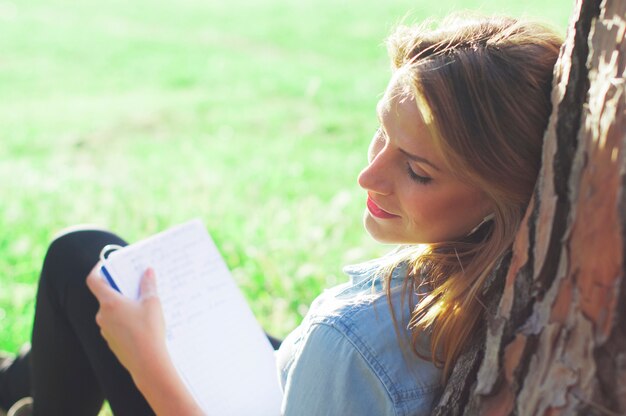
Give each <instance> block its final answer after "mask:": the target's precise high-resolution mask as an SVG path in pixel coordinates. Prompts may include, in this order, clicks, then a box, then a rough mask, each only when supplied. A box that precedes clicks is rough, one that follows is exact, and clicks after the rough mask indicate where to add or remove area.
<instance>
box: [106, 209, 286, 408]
mask: <svg viewBox="0 0 626 416" xmlns="http://www.w3.org/2000/svg"><path fill="white" fill-rule="evenodd" d="M110 249H111V247H110V246H108V247H107V248H105V250H103V256H101V257H103V267H102V268H101V274H102V275H103V277H104V278H106V279H107V281H108V282H109V283H110V284H111V286H113V287H114V288H115V289H117V290H118V291H119V292H121V293H122V294H124V295H125V296H128V297H131V298H134V299H136V298H138V295H139V281H140V279H141V276H142V275H143V273H144V272H145V270H146V268H147V267H152V268H153V269H154V271H155V273H156V277H157V286H158V293H159V298H160V300H161V303H162V306H163V315H164V318H165V326H166V337H167V340H166V342H167V348H168V350H169V353H170V356H171V358H172V361H173V362H174V365H175V367H176V369H177V370H178V372H179V374H180V376H181V378H182V379H183V381H184V382H185V384H186V385H187V387H188V389H189V391H190V392H191V393H192V395H193V396H194V398H195V399H196V401H197V402H198V404H199V405H200V407H201V408H202V409H203V410H204V411H205V412H206V413H207V414H210V415H232V416H237V415H246V416H247V415H259V416H277V415H279V414H280V404H281V400H282V393H281V389H280V386H279V382H278V375H277V371H276V363H275V359H274V351H273V349H272V347H271V345H270V343H269V341H268V339H267V337H266V336H265V333H264V332H263V330H262V329H261V327H260V325H259V324H258V322H257V321H256V319H255V317H254V315H253V314H252V311H251V310H250V307H249V306H248V304H247V303H246V300H245V299H244V297H243V295H242V293H241V291H240V290H239V288H238V287H237V285H236V284H235V282H234V280H233V278H232V276H231V274H230V271H229V270H228V267H227V266H226V264H225V262H224V260H223V259H222V256H221V255H220V253H219V251H218V250H217V247H216V246H215V244H214V243H213V240H212V239H211V237H210V236H209V234H208V232H207V231H206V228H205V227H204V225H203V223H202V221H200V220H193V221H190V222H187V223H185V224H182V225H178V226H176V227H173V228H171V229H169V230H166V231H164V232H161V233H159V234H156V235H154V236H152V237H149V238H147V239H145V240H143V241H140V242H138V243H135V244H131V245H129V246H126V247H123V248H122V247H114V250H113V251H111V250H110ZM104 251H110V254H109V255H108V256H107V257H106V258H104V257H105V254H106V253H104Z"/></svg>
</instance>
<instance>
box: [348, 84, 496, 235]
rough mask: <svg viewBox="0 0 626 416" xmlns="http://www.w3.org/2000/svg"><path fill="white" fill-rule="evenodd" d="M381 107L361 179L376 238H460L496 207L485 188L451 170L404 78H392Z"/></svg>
mask: <svg viewBox="0 0 626 416" xmlns="http://www.w3.org/2000/svg"><path fill="white" fill-rule="evenodd" d="M377 112H378V116H379V119H380V128H379V129H378V131H377V132H376V134H375V135H374V137H373V139H372V142H371V144H370V147H369V154H368V160H369V164H368V166H367V167H365V169H363V171H362V172H361V174H360V175H359V179H358V182H359V185H360V186H361V187H362V188H363V189H365V190H366V191H367V195H368V198H367V208H366V210H365V216H364V223H365V228H366V229H367V231H368V233H369V234H370V235H371V236H372V237H373V238H375V239H376V240H377V241H380V242H383V243H394V244H420V243H438V242H444V241H451V240H458V239H459V238H461V237H463V236H465V235H466V234H468V233H469V232H470V231H471V230H472V229H473V228H474V227H475V226H476V225H478V224H479V223H480V222H481V221H482V219H483V217H485V216H487V215H489V214H490V213H491V212H492V207H491V203H490V201H489V200H488V199H487V197H486V195H485V194H484V193H483V192H482V191H481V190H480V189H478V188H476V187H472V186H469V185H467V184H465V183H463V182H461V181H459V180H458V179H456V178H455V177H454V175H452V174H451V172H449V171H446V168H445V166H444V163H443V160H442V158H441V157H440V155H438V154H437V152H436V150H435V146H434V144H433V139H432V137H431V135H430V134H429V131H428V128H427V127H426V124H425V123H424V120H423V118H422V116H421V113H420V111H419V110H418V108H417V105H416V102H415V98H414V97H413V94H412V93H408V92H406V89H405V88H403V84H402V80H401V77H400V78H394V79H392V80H391V82H390V84H389V86H388V87H387V90H386V92H385V95H384V97H383V99H382V100H381V101H380V102H379V104H378V106H377Z"/></svg>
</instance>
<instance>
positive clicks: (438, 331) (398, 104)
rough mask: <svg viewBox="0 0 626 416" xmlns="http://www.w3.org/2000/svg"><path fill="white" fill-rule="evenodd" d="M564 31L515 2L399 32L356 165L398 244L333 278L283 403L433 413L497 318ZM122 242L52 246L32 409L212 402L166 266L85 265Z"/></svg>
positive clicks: (381, 230) (80, 236) (289, 358)
mask: <svg viewBox="0 0 626 416" xmlns="http://www.w3.org/2000/svg"><path fill="white" fill-rule="evenodd" d="M560 45H561V39H560V38H559V36H558V35H556V34H555V33H554V32H553V31H551V30H549V29H546V28H545V27H543V26H540V25H537V24H532V23H527V22H520V21H517V20H515V19H511V18H504V17H490V18H465V17H452V18H448V19H446V20H444V21H443V22H442V23H441V25H440V26H439V28H438V29H429V28H428V27H427V26H426V25H422V26H418V27H401V28H399V29H397V30H396V32H395V33H394V34H393V35H392V36H391V37H390V38H389V40H388V46H389V51H390V55H391V60H392V64H393V75H392V77H391V80H390V82H389V85H388V87H387V89H386V91H385V94H384V96H383V98H382V99H381V100H380V102H379V103H378V106H377V115H378V118H379V120H380V127H379V129H378V130H377V131H376V133H375V135H374V137H373V139H372V142H371V144H370V148H369V158H368V159H369V163H368V165H367V166H366V167H365V169H364V170H363V171H362V172H361V174H360V175H359V179H358V181H359V184H360V185H361V187H362V188H363V189H364V190H365V191H366V209H365V216H364V224H365V228H366V230H367V231H368V233H369V234H370V235H371V236H372V237H373V238H375V239H376V240H378V241H380V242H384V243H394V244H399V245H400V247H399V248H398V249H397V250H395V251H394V252H393V253H392V254H390V255H388V256H386V257H384V258H382V259H377V260H373V261H370V262H368V263H365V264H361V265H357V266H351V267H348V268H346V269H345V270H346V272H347V274H348V275H349V277H350V280H349V282H348V283H346V284H343V285H341V286H338V287H336V288H333V289H330V290H327V291H325V292H324V293H323V294H322V295H320V297H318V298H317V299H316V300H315V301H314V303H313V305H312V306H311V308H310V311H309V313H308V314H307V316H306V317H305V318H304V320H303V322H302V324H301V325H300V326H299V327H298V328H297V329H296V330H294V331H293V332H292V333H291V334H290V335H289V336H288V337H287V338H286V339H285V341H284V342H283V343H282V345H281V347H280V349H279V350H278V352H277V357H278V371H279V377H280V380H281V383H282V386H283V390H284V401H283V409H282V412H283V414H286V415H299V416H301V415H339V414H342V415H353V414H359V415H387V414H388V415H426V414H429V413H430V411H431V409H432V406H434V404H435V401H436V399H437V397H438V394H439V393H440V391H441V386H442V381H443V380H445V378H446V377H447V375H448V374H449V373H450V370H451V367H452V365H453V364H454V361H455V359H456V357H457V356H458V354H459V352H460V351H461V350H462V349H463V347H464V345H466V344H467V342H469V339H470V336H471V334H472V333H475V332H477V329H479V328H480V327H481V325H483V321H482V319H481V318H482V315H483V313H484V311H483V308H482V304H483V301H482V300H481V299H480V296H481V288H482V286H483V282H484V281H485V278H486V276H487V275H488V274H489V273H490V272H491V271H492V269H493V267H494V265H495V264H496V262H497V261H498V259H499V258H501V256H502V255H503V254H504V253H505V252H506V251H507V250H508V249H509V247H510V245H511V243H512V241H513V237H514V235H515V232H516V230H517V228H518V226H519V223H520V221H521V218H522V216H523V214H524V210H525V208H526V206H527V203H528V201H529V199H530V196H531V193H532V189H533V186H534V183H535V180H536V177H537V172H538V169H539V166H540V161H541V148H542V137H543V132H544V129H545V127H546V125H547V121H548V117H549V114H550V110H551V105H550V91H551V80H552V70H553V66H554V63H555V62H556V59H557V56H558V53H559V47H560ZM364 199H365V198H364ZM111 243H117V244H123V241H121V240H120V239H119V238H118V237H116V236H114V235H112V234H109V233H106V232H101V231H92V230H84V231H78V232H72V233H68V234H65V235H64V236H62V237H60V238H58V239H56V240H55V241H54V242H53V243H52V245H51V247H50V249H49V251H48V254H47V256H46V260H45V262H44V267H43V271H42V274H41V280H40V286H39V292H38V295H37V309H36V316H35V325H34V330H33V340H32V345H33V347H32V351H31V352H30V356H31V359H32V369H33V371H32V379H31V381H30V384H31V385H32V394H33V396H34V412H35V414H64V415H69V414H76V415H90V414H92V415H93V414H97V412H98V410H99V408H100V406H101V404H102V401H103V399H104V398H106V399H108V400H109V402H110V405H111V407H112V409H113V411H114V413H115V414H116V415H141V414H151V413H152V412H153V411H154V412H156V413H157V414H164V415H170V414H171V415H195V414H198V415H199V414H202V411H201V410H200V409H199V408H198V407H197V405H196V404H195V402H194V400H193V398H192V397H191V396H190V394H189V393H188V392H187V391H186V389H185V387H184V386H183V384H182V383H181V380H180V379H179V378H178V376H177V374H176V372H175V370H174V368H173V366H172V364H171V362H170V360H169V358H168V355H167V352H166V349H165V341H164V329H163V320H162V316H161V310H160V303H159V298H158V295H157V292H156V281H158V276H156V277H155V276H154V274H153V273H152V272H151V271H150V270H148V271H147V272H146V274H145V276H144V278H143V281H142V296H141V299H140V300H139V301H132V300H128V299H126V298H124V297H122V296H120V295H119V294H118V293H117V292H115V291H114V290H112V289H111V288H110V287H108V285H107V284H106V283H105V282H104V281H103V280H102V279H101V278H99V277H98V276H97V274H96V273H94V272H91V273H90V272H89V271H90V269H92V267H93V265H94V264H95V263H96V261H97V257H98V253H99V251H100V249H101V248H102V247H103V246H104V245H105V244H111ZM87 275H88V277H87V285H88V287H89V290H90V291H91V292H92V293H93V295H95V297H93V296H91V294H90V293H89V291H88V290H87V288H86V286H85V277H86V276H87ZM96 323H97V325H96ZM198 359H201V358H200V357H199V358H198ZM120 363H121V365H120Z"/></svg>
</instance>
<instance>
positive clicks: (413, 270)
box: [387, 15, 562, 379]
mask: <svg viewBox="0 0 626 416" xmlns="http://www.w3.org/2000/svg"><path fill="white" fill-rule="evenodd" d="M561 44H562V39H561V37H560V36H559V35H558V34H556V32H555V31H553V30H551V29H549V28H547V27H545V26H542V25H540V24H537V23H531V22H525V21H521V20H517V19H513V18H510V17H497V16H492V17H476V16H468V15H453V16H450V17H448V18H446V19H445V20H443V21H442V22H441V23H440V25H439V28H438V29H431V28H429V23H426V24H422V25H419V26H416V27H407V26H400V27H398V28H397V29H396V31H395V32H394V33H393V34H392V35H391V36H390V37H389V39H388V41H387V46H388V50H389V54H390V57H391V61H392V65H393V69H394V71H400V70H402V71H403V77H404V78H405V80H406V82H407V85H408V86H409V88H410V89H411V90H412V92H413V94H414V95H415V98H416V102H417V105H418V108H419V110H420V112H421V113H422V115H423V118H424V120H425V121H426V124H427V126H428V128H429V130H430V133H431V135H432V137H433V138H434V142H435V148H436V149H437V150H438V152H439V153H440V155H441V156H442V158H443V160H444V163H445V164H446V165H447V168H448V169H447V170H448V171H450V172H453V173H454V175H456V177H457V178H458V179H460V180H462V181H464V182H466V183H468V184H471V185H473V186H476V187H478V188H479V189H481V190H482V191H483V192H484V193H485V194H486V195H487V197H488V198H489V199H490V201H491V202H492V204H493V207H494V213H493V214H494V215H493V219H492V220H491V221H489V222H487V223H485V224H483V225H481V226H480V227H479V229H478V230H477V231H476V232H473V233H470V235H467V236H464V237H462V238H461V239H460V240H459V241H448V242H444V243H436V244H430V245H429V246H428V247H427V248H426V249H424V247H420V248H419V249H417V248H406V249H404V250H402V251H401V253H402V254H400V255H396V256H395V258H396V261H395V263H394V264H392V265H390V266H389V267H390V270H391V269H392V268H393V267H395V265H397V264H398V262H407V263H408V264H409V266H410V267H409V273H408V275H407V278H406V279H405V282H404V290H405V293H408V294H409V304H410V307H411V308H412V312H411V319H410V322H409V325H410V327H411V329H412V330H413V340H412V341H413V342H412V345H413V349H414V350H415V352H417V353H418V354H420V355H423V352H420V351H418V347H417V345H418V342H417V341H418V338H419V337H420V333H421V332H422V331H424V330H426V331H428V332H430V333H431V351H430V357H431V358H432V360H433V361H434V362H435V363H436V364H437V365H440V366H442V367H443V374H444V379H445V377H447V375H448V374H449V372H450V370H451V369H452V365H453V363H454V361H455V359H456V357H457V356H458V355H459V353H460V351H461V349H462V347H463V346H464V345H465V344H466V343H467V342H468V340H469V338H470V336H471V334H472V333H474V332H475V331H476V329H478V327H479V326H480V325H481V321H482V320H481V318H482V315H483V312H484V307H483V304H482V301H481V299H480V295H481V289H482V287H483V284H484V282H485V280H486V278H487V276H488V275H489V273H490V272H491V271H492V270H493V268H494V265H495V264H496V263H497V261H498V260H499V259H500V258H501V257H502V255H503V254H504V253H505V252H506V251H507V250H508V248H509V247H510V245H511V244H512V242H513V238H514V235H515V233H516V231H517V229H518V227H519V224H520V222H521V219H522V217H523V214H524V211H525V209H526V206H527V204H528V202H529V200H530V197H531V194H532V190H533V187H534V184H535V181H536V178H537V173H538V170H539V167H540V164H541V148H542V140H543V133H544V130H545V128H546V125H547V122H548V117H549V115H550V112H551V103H550V91H551V86H552V72H553V67H554V64H555V62H556V60H557V57H558V54H559V48H560V46H561ZM422 284H428V285H429V286H430V288H429V294H428V295H427V296H425V297H424V298H423V299H419V300H418V301H416V300H415V299H414V297H415V295H414V294H415V293H417V291H418V289H419V286H420V285H422ZM387 290H388V293H390V290H391V289H390V283H389V281H388V284H387ZM404 300H405V299H404V297H403V301H404ZM394 320H395V317H394Z"/></svg>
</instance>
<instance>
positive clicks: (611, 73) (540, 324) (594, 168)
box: [433, 0, 626, 416]
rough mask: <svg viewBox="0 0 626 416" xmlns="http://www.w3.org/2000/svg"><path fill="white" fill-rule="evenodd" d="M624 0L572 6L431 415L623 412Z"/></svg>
mask: <svg viewBox="0 0 626 416" xmlns="http://www.w3.org/2000/svg"><path fill="white" fill-rule="evenodd" d="M625 32H626V1H624V0H604V1H602V2H601V1H600V0H578V1H577V3H576V5H575V9H574V13H573V15H572V17H571V19H570V25H569V28H568V34H567V38H566V41H565V44H564V47H563V48H562V49H561V54H560V57H559V60H558V62H557V65H556V67H555V80H554V84H553V85H554V87H553V91H552V103H553V112H552V115H551V117H550V122H549V125H548V128H547V131H546V135H545V141H544V148H543V164H542V168H541V172H540V175H539V179H538V182H537V186H536V188H535V193H534V196H533V199H532V201H531V204H530V206H529V208H528V210H527V212H526V216H525V218H524V221H523V224H522V226H521V228H520V230H519V232H518V235H517V237H516V241H515V243H514V246H513V251H512V255H511V256H510V259H505V260H504V261H503V262H502V264H501V265H500V266H499V267H498V268H497V269H496V270H495V271H494V273H493V275H492V279H491V282H490V283H489V284H488V285H487V288H486V289H485V290H486V292H487V293H486V294H487V296H488V298H489V299H490V301H489V303H488V305H487V313H486V315H487V322H488V324H487V329H486V332H485V334H484V336H483V337H482V339H478V340H477V342H476V343H474V344H473V345H470V346H468V348H467V350H466V352H465V353H464V354H463V355H462V356H461V357H460V358H459V360H458V361H457V364H456V366H455V368H454V370H453V373H452V376H451V377H450V382H449V383H448V385H447V386H446V389H445V391H444V393H443V395H442V397H441V399H440V401H439V404H438V406H437V407H436V408H435V410H434V412H433V414H434V415H477V414H480V415H508V414H514V415H522V416H526V415H577V414H580V415H626V284H625V283H624V279H625V277H624V276H625V275H624V271H625V269H626V267H625V266H626V263H625V261H624V259H625V257H626V244H625V241H626V153H625V152H626V82H625V78H624V76H625V68H626V44H625V42H624V36H625Z"/></svg>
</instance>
